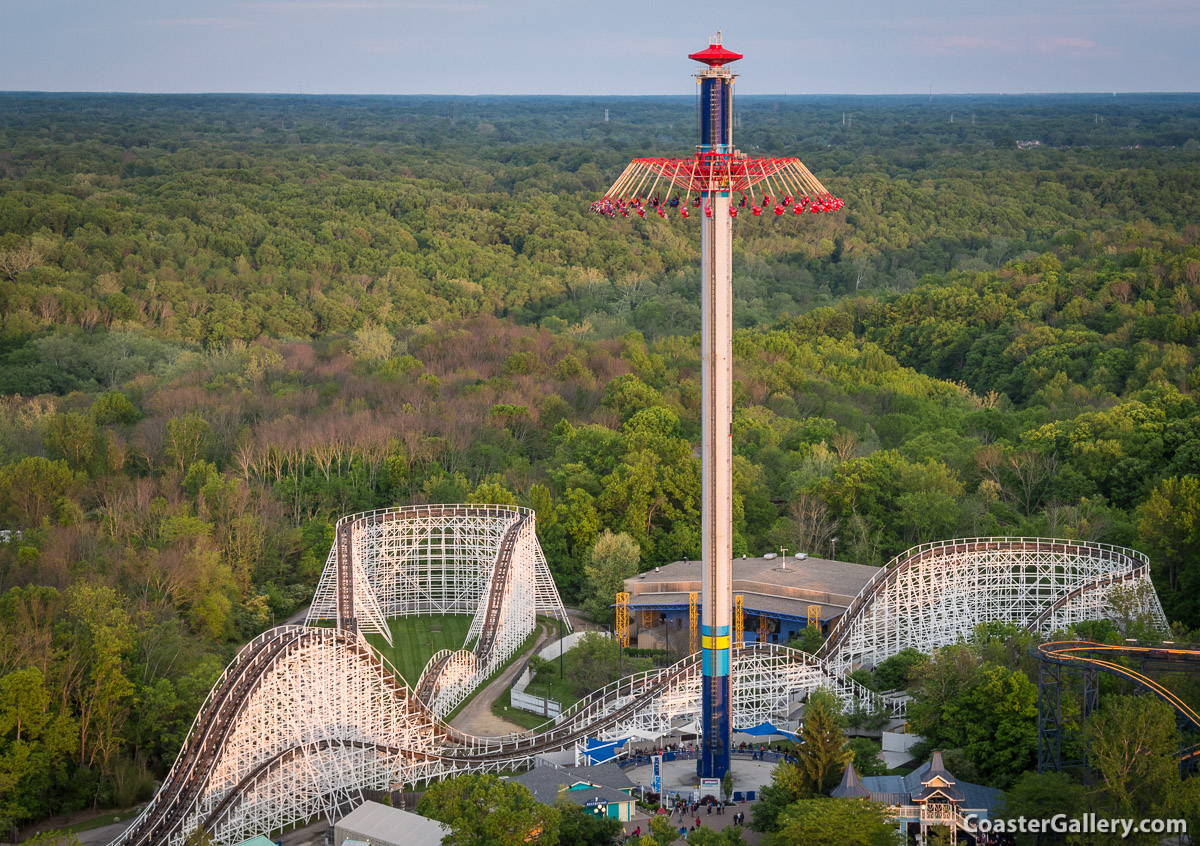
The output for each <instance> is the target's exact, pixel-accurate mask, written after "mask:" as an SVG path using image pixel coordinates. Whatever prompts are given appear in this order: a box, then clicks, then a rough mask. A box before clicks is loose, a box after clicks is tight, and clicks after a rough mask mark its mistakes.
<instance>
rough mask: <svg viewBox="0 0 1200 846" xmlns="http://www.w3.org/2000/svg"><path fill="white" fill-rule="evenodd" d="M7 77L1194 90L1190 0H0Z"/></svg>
mask: <svg viewBox="0 0 1200 846" xmlns="http://www.w3.org/2000/svg"><path fill="white" fill-rule="evenodd" d="M0 21H2V22H3V29H4V31H5V37H4V38H3V45H4V46H3V50H0V90H10V91H12V90H19V91H138V92H171V93H174V92H273V93H303V94H584V95H641V94H690V93H691V91H692V86H693V83H691V82H690V80H689V79H688V75H689V74H691V73H693V72H694V68H695V67H698V66H695V65H693V63H691V62H689V61H688V60H687V59H686V56H687V54H688V53H691V52H695V51H696V50H700V49H703V48H704V47H705V46H706V45H707V44H708V41H709V37H710V36H712V35H714V34H715V33H716V31H717V30H718V29H721V30H723V41H724V44H725V46H726V47H728V48H729V49H731V50H735V51H737V52H740V53H743V54H745V55H746V57H747V58H746V59H744V60H743V61H741V62H739V63H738V65H736V66H735V67H737V68H738V70H739V72H740V74H741V79H740V80H739V83H738V90H739V91H740V92H741V93H742V94H904V93H926V92H929V91H930V90H931V89H932V91H933V92H934V93H946V94H963V93H1009V94H1016V93H1028V92H1084V91H1087V92H1091V91H1099V92H1117V91H1119V92H1130V91H1135V92H1136V91H1198V90H1200V0H1084V1H1083V2H1079V1H1078V0H986V2H984V0H911V1H910V2H908V3H899V2H895V0H859V2H854V3H847V2H825V3H819V4H818V3H813V2H810V0H738V2H732V0H728V2H724V3H717V2H712V0H697V2H689V3H683V2H674V0H640V2H635V0H592V2H586V3H585V2H578V0H558V1H557V2H554V1H553V0H448V2H444V1H443V0H192V2H181V0H0Z"/></svg>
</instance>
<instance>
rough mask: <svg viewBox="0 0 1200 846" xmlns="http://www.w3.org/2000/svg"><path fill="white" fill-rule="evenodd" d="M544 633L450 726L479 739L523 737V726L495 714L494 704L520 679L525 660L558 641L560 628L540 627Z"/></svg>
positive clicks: (474, 699) (473, 699)
mask: <svg viewBox="0 0 1200 846" xmlns="http://www.w3.org/2000/svg"><path fill="white" fill-rule="evenodd" d="M541 628H542V633H541V634H540V635H539V636H538V639H537V642H536V643H535V644H534V645H533V647H532V648H531V649H528V650H526V651H525V652H522V653H521V655H520V656H518V658H517V660H515V661H513V662H512V663H511V664H510V665H509V666H508V668H507V669H506V670H505V671H504V672H503V673H501V674H500V675H498V676H497V677H496V678H494V679H492V682H491V684H489V685H488V686H487V687H485V688H484V689H483V690H481V691H479V692H478V693H476V694H475V695H474V696H473V697H471V701H470V702H468V703H467V704H466V707H465V708H463V709H462V710H461V711H459V712H458V716H456V717H455V718H454V719H453V720H451V721H450V725H452V726H453V727H454V728H456V729H458V730H459V731H463V732H466V733H467V734H473V735H475V736H476V737H500V736H502V735H506V734H512V733H513V732H516V733H518V734H519V733H521V732H523V731H525V729H524V728H523V727H522V726H519V725H517V724H516V723H510V722H509V721H508V720H503V719H501V718H500V717H497V716H496V715H495V714H493V713H492V703H493V702H495V701H496V698H497V697H498V696H500V694H501V693H503V692H504V691H506V690H508V689H509V688H511V687H512V685H513V682H514V681H515V680H516V678H517V675H518V674H519V673H520V672H521V668H522V667H523V666H524V662H525V659H526V658H527V657H529V655H530V654H531V653H533V652H534V651H536V650H538V649H541V648H542V647H543V646H545V645H546V644H547V643H549V642H550V641H552V640H557V639H558V626H557V625H553V626H552V625H548V624H546V623H542V624H541Z"/></svg>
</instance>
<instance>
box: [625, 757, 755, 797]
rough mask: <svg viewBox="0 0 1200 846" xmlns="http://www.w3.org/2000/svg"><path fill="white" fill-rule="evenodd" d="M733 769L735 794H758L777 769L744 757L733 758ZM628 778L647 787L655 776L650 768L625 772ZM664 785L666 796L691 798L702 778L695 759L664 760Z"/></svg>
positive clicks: (645, 767) (637, 768)
mask: <svg viewBox="0 0 1200 846" xmlns="http://www.w3.org/2000/svg"><path fill="white" fill-rule="evenodd" d="M730 769H731V770H732V771H733V789H734V790H735V791H736V790H740V791H742V792H745V791H747V790H753V791H755V792H756V793H757V792H758V791H759V790H762V789H763V787H765V786H766V785H768V784H770V783H771V773H772V772H773V771H774V770H775V764H774V763H772V762H770V761H753V760H748V759H743V758H741V756H734V759H733V766H732V767H731V768H730ZM625 775H627V776H629V780H630V781H632V782H633V783H634V784H644V785H646V787H647V788H649V786H650V785H651V783H652V782H653V781H654V773H653V770H652V769H651V767H650V766H649V765H646V766H644V767H634V768H633V769H629V770H626V771H625ZM662 786H663V793H664V794H666V795H667V796H674V795H675V794H676V793H678V794H679V795H680V797H681V798H684V797H689V796H691V795H692V790H693V788H698V787H700V777H699V776H697V775H696V761H695V759H691V760H683V761H663V766H662Z"/></svg>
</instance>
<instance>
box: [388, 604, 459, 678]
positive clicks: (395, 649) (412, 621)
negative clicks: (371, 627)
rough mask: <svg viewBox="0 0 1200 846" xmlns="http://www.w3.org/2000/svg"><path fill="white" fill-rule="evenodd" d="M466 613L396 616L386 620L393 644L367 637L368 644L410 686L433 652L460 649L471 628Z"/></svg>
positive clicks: (418, 676) (419, 674)
mask: <svg viewBox="0 0 1200 846" xmlns="http://www.w3.org/2000/svg"><path fill="white" fill-rule="evenodd" d="M471 619H472V618H471V616H470V615H469V614H446V615H441V616H434V617H427V616H426V617H398V618H396V619H394V620H389V621H388V625H389V626H390V628H391V630H392V643H393V644H394V646H388V645H387V641H385V640H384V639H383V638H381V637H380V636H379V635H374V634H372V635H367V640H368V642H370V644H371V645H372V646H373V647H375V649H377V650H378V651H379V654H380V655H382V656H383V657H384V658H386V659H387V660H388V661H390V662H391V663H392V666H393V667H395V668H396V670H397V671H398V672H399V673H400V675H402V676H403V677H404V680H405V681H406V682H408V683H409V685H415V684H416V683H417V679H419V678H420V677H421V671H422V670H424V669H425V665H426V664H427V663H429V659H430V658H431V657H432V656H433V653H435V652H440V651H441V650H443V649H462V646H463V640H465V639H466V637H467V631H468V630H469V629H470V628H471Z"/></svg>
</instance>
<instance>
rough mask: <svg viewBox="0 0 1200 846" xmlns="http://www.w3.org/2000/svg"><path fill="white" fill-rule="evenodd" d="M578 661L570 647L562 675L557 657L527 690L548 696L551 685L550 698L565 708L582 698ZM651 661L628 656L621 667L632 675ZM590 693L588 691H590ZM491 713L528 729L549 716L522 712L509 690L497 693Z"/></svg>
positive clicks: (650, 664)
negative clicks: (575, 675)
mask: <svg viewBox="0 0 1200 846" xmlns="http://www.w3.org/2000/svg"><path fill="white" fill-rule="evenodd" d="M578 660H579V658H578V656H577V653H575V652H574V651H573V650H570V649H568V650H567V651H566V653H564V655H563V665H562V673H563V674H562V677H561V678H560V677H559V665H558V660H557V659H556V660H555V661H554V662H553V666H552V667H551V669H550V672H548V673H539V674H538V675H537V677H536V678H534V680H533V681H532V682H530V684H529V687H527V688H525V692H526V693H528V694H529V695H530V696H545V695H546V688H547V686H549V689H550V694H549V695H550V698H551V699H556V700H558V701H559V702H561V703H562V707H563V710H566V709H567V708H570V707H571V706H572V705H574V704H575V703H576V702H578V701H579V700H580V699H581V698H582V697H580V696H577V695H576V685H575V682H574V681H572V680H571V667H572V666H574V664H575V662H576V661H578ZM652 663H653V662H652V661H651V659H649V658H632V657H630V656H626V657H625V659H624V661H623V662H622V665H621V669H622V671H623V675H629V674H630V673H636V672H639V671H641V670H648V669H650V668H651V666H652ZM590 692H591V691H588V693H590ZM585 695H586V694H585ZM492 713H493V714H495V715H496V716H498V717H503V718H504V719H506V720H509V721H510V722H513V723H516V724H517V725H519V726H522V727H523V728H527V729H532V728H537V727H538V726H539V725H541V724H542V723H544V722H545V721H546V717H543V716H542V715H541V714H534V713H532V712H530V711H522V710H520V709H519V708H514V707H512V703H511V697H510V696H509V692H508V691H505V692H504V693H503V694H501V695H500V696H498V697H497V698H496V701H495V702H494V703H492Z"/></svg>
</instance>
